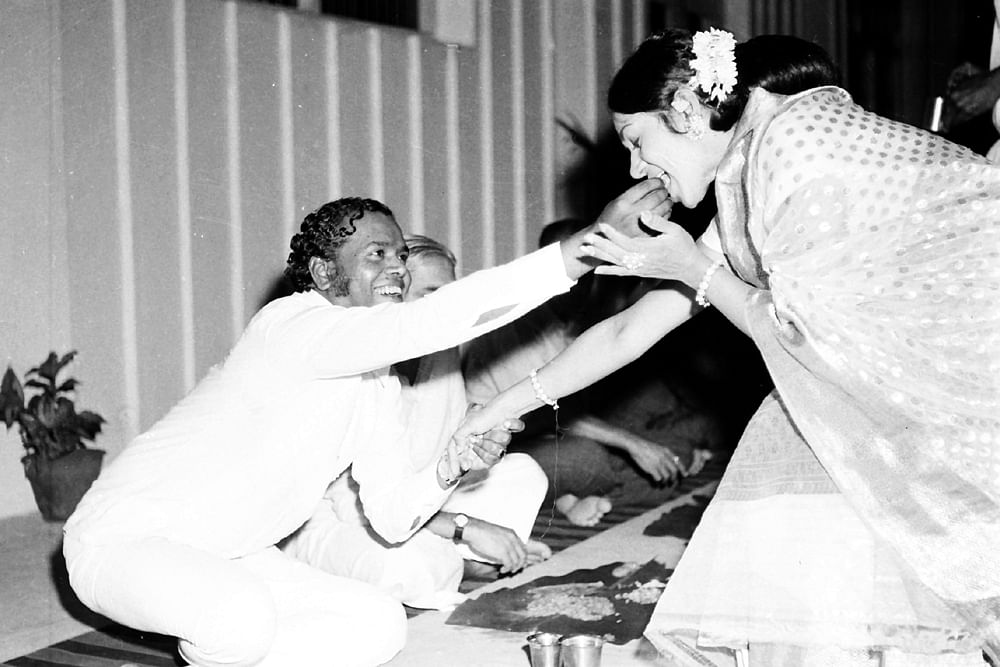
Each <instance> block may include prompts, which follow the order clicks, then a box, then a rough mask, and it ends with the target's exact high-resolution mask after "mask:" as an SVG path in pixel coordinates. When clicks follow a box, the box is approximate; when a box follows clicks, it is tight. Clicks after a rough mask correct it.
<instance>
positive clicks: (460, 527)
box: [451, 512, 469, 542]
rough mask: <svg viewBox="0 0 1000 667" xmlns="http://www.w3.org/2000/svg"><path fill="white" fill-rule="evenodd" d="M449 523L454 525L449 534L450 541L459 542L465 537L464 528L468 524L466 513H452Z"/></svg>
mask: <svg viewBox="0 0 1000 667" xmlns="http://www.w3.org/2000/svg"><path fill="white" fill-rule="evenodd" d="M451 523H452V526H453V527H454V532H453V533H452V534H451V539H452V541H454V542H461V541H462V539H463V538H464V537H465V529H466V527H468V525H469V517H468V515H466V514H462V513H461V512H459V513H458V514H453V515H452V517H451Z"/></svg>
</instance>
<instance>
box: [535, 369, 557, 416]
mask: <svg viewBox="0 0 1000 667" xmlns="http://www.w3.org/2000/svg"><path fill="white" fill-rule="evenodd" d="M528 377H529V378H531V388H532V389H534V390H535V398H537V399H538V400H540V401H541V402H542V403H544V404H545V405H549V406H551V407H552V409H553V410H558V409H559V402H558V401H556V400H555V399H553V398H549V395H548V394H546V393H545V390H544V389H542V383H541V382H539V381H538V369H537V368H532V369H531V373H530V374H529V375H528Z"/></svg>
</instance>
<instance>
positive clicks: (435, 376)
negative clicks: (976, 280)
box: [282, 236, 549, 609]
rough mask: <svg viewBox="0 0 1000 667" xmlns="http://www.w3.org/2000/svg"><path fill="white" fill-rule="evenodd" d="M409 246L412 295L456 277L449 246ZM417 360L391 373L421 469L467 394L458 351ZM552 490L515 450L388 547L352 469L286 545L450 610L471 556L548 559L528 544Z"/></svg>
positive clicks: (404, 598)
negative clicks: (399, 391)
mask: <svg viewBox="0 0 1000 667" xmlns="http://www.w3.org/2000/svg"><path fill="white" fill-rule="evenodd" d="M406 242H407V245H408V247H409V250H410V255H409V259H408V260H407V267H408V269H409V271H410V275H411V280H412V282H411V284H410V287H409V289H408V290H407V293H406V300H410V301H412V300H415V299H417V298H420V297H421V296H423V295H424V294H427V293H432V292H434V291H436V290H438V289H440V288H441V287H442V286H444V285H446V284H449V283H451V282H453V281H454V280H455V258H454V255H453V254H452V253H451V252H450V251H449V250H448V249H447V248H446V247H444V246H443V245H441V244H440V243H438V242H436V241H433V240H432V239H428V238H426V237H423V236H407V237H406ZM414 361H416V362H418V363H416V364H414V365H413V366H414V367H415V370H404V366H407V365H409V363H408V364H406V365H400V366H394V367H393V372H394V373H397V374H398V375H399V376H401V377H400V383H401V386H402V394H401V397H402V400H401V402H400V406H399V407H400V409H401V414H400V418H401V421H402V423H404V424H406V429H407V433H408V434H409V435H410V438H409V439H408V440H407V441H406V442H407V443H408V444H409V447H410V449H409V451H406V452H401V453H405V454H406V455H407V456H408V457H409V460H410V463H411V465H412V467H413V469H414V470H419V469H422V468H424V467H426V466H427V465H428V464H429V463H430V462H431V461H434V460H436V459H437V458H438V457H439V456H440V455H441V452H442V451H443V450H444V448H445V446H446V443H447V441H448V439H449V438H450V437H451V434H452V433H453V432H454V431H455V429H456V428H457V427H458V424H459V422H460V421H461V419H462V417H463V416H464V415H465V409H466V392H465V382H464V380H463V378H462V371H461V368H460V363H459V362H460V360H459V355H458V350H457V349H456V348H450V349H448V350H442V351H440V352H435V353H434V354H430V355H427V356H425V357H422V358H421V359H419V360H414ZM411 373H412V377H406V376H407V375H410V374H411ZM401 444H402V443H401ZM547 487H548V479H547V478H546V476H545V473H544V471H543V470H542V469H541V467H540V466H539V465H538V464H537V463H535V461H534V460H533V459H532V458H531V457H530V456H527V455H525V454H510V455H508V456H507V457H506V458H504V459H503V460H502V461H500V462H498V463H497V464H496V465H494V466H493V467H491V468H490V469H489V470H483V471H478V472H477V473H473V474H471V475H468V476H466V477H465V478H464V479H463V480H462V481H461V482H460V483H459V485H458V486H457V487H456V488H455V491H454V493H453V494H452V496H451V497H450V498H449V499H448V500H447V501H446V502H445V503H444V505H443V506H442V508H441V511H440V512H438V513H437V514H435V515H434V517H432V518H431V520H430V521H429V522H428V523H427V524H425V525H424V526H422V527H421V529H420V530H418V531H417V532H416V533H414V535H413V536H412V537H410V538H409V539H408V540H405V541H403V542H399V543H396V544H391V543H389V542H387V541H386V540H384V539H382V538H381V537H380V536H379V535H378V534H377V533H375V531H373V530H372V528H371V526H370V525H369V522H368V519H367V518H366V517H365V515H364V512H363V508H362V505H361V502H360V499H359V497H358V485H357V482H356V481H355V480H354V479H353V477H352V476H351V474H350V470H347V471H345V472H344V473H343V474H342V475H341V476H340V477H339V478H337V480H336V481H335V482H334V483H333V484H331V485H330V487H329V489H327V492H326V495H325V496H324V498H323V500H322V501H321V502H320V503H319V505H318V506H317V508H316V511H315V512H314V513H313V516H312V517H311V518H310V519H309V521H307V522H306V524H305V525H304V526H302V528H300V529H299V530H298V531H296V533H295V534H294V535H293V536H292V537H291V538H290V539H288V540H286V541H285V542H284V543H283V544H282V549H283V550H284V551H285V552H286V553H289V554H291V555H293V556H295V557H296V558H298V559H300V560H302V561H304V562H306V563H308V564H310V565H312V566H314V567H317V568H319V569H322V570H324V571H325V572H330V573H332V574H336V575H339V576H344V577H351V578H353V579H358V580H361V581H366V582H368V583H371V584H373V585H375V586H377V587H378V588H379V589H381V590H384V591H386V592H387V593H389V594H390V595H392V596H393V597H394V598H396V599H397V600H399V601H400V602H403V603H404V604H407V605H409V606H411V607H418V608H428V609H441V608H448V607H451V606H454V605H456V604H458V603H459V602H461V601H462V599H463V598H464V595H462V594H461V593H459V592H458V589H459V585H460V584H461V581H462V577H463V572H464V560H475V561H480V562H485V563H497V564H498V565H499V567H500V568H501V569H502V570H503V571H514V570H516V569H518V568H519V567H520V566H521V565H522V564H525V563H528V562H531V561H533V560H539V559H542V558H544V557H546V556H547V555H548V553H549V551H548V548H547V547H545V545H543V544H541V543H538V542H529V535H530V533H531V528H532V526H533V525H534V521H535V517H536V516H537V514H538V509H539V506H540V505H541V502H542V499H543V498H544V497H545V491H546V488H547Z"/></svg>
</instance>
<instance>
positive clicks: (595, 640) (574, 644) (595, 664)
mask: <svg viewBox="0 0 1000 667" xmlns="http://www.w3.org/2000/svg"><path fill="white" fill-rule="evenodd" d="M559 645H560V646H561V647H562V651H561V653H562V667H600V665H601V648H602V647H603V646H604V639H603V638H602V637H598V636H597V635H570V636H568V637H563V638H562V639H561V640H560V641H559Z"/></svg>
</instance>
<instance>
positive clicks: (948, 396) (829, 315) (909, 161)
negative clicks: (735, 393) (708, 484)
mask: <svg viewBox="0 0 1000 667" xmlns="http://www.w3.org/2000/svg"><path fill="white" fill-rule="evenodd" d="M716 196H717V198H718V200H719V216H718V220H719V223H718V224H719V232H720V237H721V240H722V244H723V248H724V250H725V253H726V255H727V257H728V259H729V261H730V264H731V268H732V269H733V270H734V271H735V272H736V273H737V275H739V276H740V277H741V278H743V279H744V280H745V281H746V282H748V283H750V284H752V285H754V286H755V287H757V288H759V289H758V290H755V291H754V293H753V295H752V297H751V298H750V300H749V302H748V305H747V308H748V314H749V319H750V323H751V334H752V336H753V338H754V341H755V342H756V343H757V345H758V347H759V349H760V351H761V353H762V355H763V357H764V359H765V361H766V362H767V365H768V368H769V370H770V372H771V375H772V378H773V379H774V382H775V388H776V390H775V394H773V395H772V396H771V397H769V399H768V400H767V401H765V404H764V405H763V406H762V407H761V410H760V411H759V412H758V414H757V415H756V416H755V417H754V419H753V420H752V421H751V423H750V425H749V427H748V428H747V431H746V433H745V434H744V437H743V439H742V441H741V443H740V445H739V447H738V448H737V451H736V453H735V455H734V458H733V462H732V464H731V465H730V469H729V470H728V471H727V473H726V476H725V478H724V479H723V481H722V483H721V485H720V489H719V492H718V493H717V495H716V498H715V500H714V501H713V504H712V506H711V507H710V508H709V510H708V511H707V512H706V514H705V519H704V520H703V523H702V525H701V526H700V527H699V530H698V532H697V533H696V534H695V536H694V538H693V540H692V543H691V545H690V546H689V548H688V551H687V552H686V553H685V556H684V559H683V560H682V562H681V564H680V567H679V568H678V571H677V573H676V574H675V580H676V581H671V585H670V586H668V588H667V590H666V592H665V594H664V597H663V598H662V599H661V604H660V605H658V608H657V612H656V614H654V617H653V620H652V622H651V624H650V629H649V630H648V631H647V634H648V635H649V636H650V638H651V639H653V641H654V643H657V645H658V646H660V647H661V649H664V648H666V649H669V648H670V647H671V646H675V648H676V646H681V645H684V646H686V647H688V648H686V649H684V650H675V651H674V654H677V655H679V654H682V653H684V652H685V651H688V650H690V647H692V646H698V647H701V648H702V649H704V650H706V651H708V652H709V653H711V649H710V648H709V647H713V646H714V647H724V648H727V649H729V650H736V651H737V652H739V651H744V652H746V651H749V655H753V654H754V651H753V650H750V649H748V647H750V646H752V645H753V644H755V643H760V644H761V645H762V646H765V647H769V648H764V649H761V651H758V655H761V654H763V655H766V656H769V657H767V658H765V662H764V663H761V662H760V660H758V661H757V662H756V663H754V664H768V665H770V664H775V665H777V664H786V663H787V664H795V663H796V662H797V661H798V662H799V663H800V664H823V660H825V658H820V657H816V660H815V662H813V661H811V659H810V661H809V662H807V663H802V662H801V660H804V659H806V658H804V657H803V655H804V654H801V653H799V651H810V650H812V651H816V652H818V653H817V656H818V655H819V653H823V652H829V651H834V652H837V651H842V652H844V653H843V654H842V655H839V657H836V658H835V659H834V662H832V663H830V664H865V665H867V664H879V663H878V662H877V660H876V658H877V659H879V660H888V658H887V657H886V656H890V655H892V654H893V653H894V652H900V651H902V652H903V653H904V654H906V655H907V656H908V657H907V658H906V659H905V661H904V662H903V663H900V664H925V663H924V662H921V661H922V660H924V659H927V660H930V659H931V658H929V657H928V656H931V657H933V656H935V655H937V656H938V657H939V658H940V660H938V661H937V662H933V661H932V662H927V663H926V664H935V665H937V664H949V665H950V664H981V647H984V646H985V647H986V649H987V650H988V651H994V652H996V651H997V650H998V649H1000V620H998V619H1000V168H998V167H996V166H993V165H992V164H991V163H989V162H987V161H986V159H985V158H983V157H981V156H978V155H976V154H974V153H972V152H970V151H968V150H967V149H965V148H962V147H959V146H956V145H954V144H951V143H949V142H947V141H945V140H943V139H941V138H940V137H937V136H936V135H933V134H930V133H927V132H924V131H922V130H919V129H916V128H913V127H910V126H907V125H903V124H901V123H895V122H892V121H889V120H886V119H884V118H881V117H879V116H876V115H874V114H871V113H869V112H866V111H864V110H863V109H861V108H860V107H858V106H857V105H855V104H854V103H853V102H852V101H851V99H850V97H849V96H848V94H847V93H846V92H844V91H842V90H840V89H837V88H820V89H815V90H812V91H808V92H806V93H803V94H801V95H798V96H795V97H790V98H786V97H781V96H775V95H770V94H768V93H766V92H764V91H756V92H755V93H754V94H753V95H752V96H751V101H750V103H749V104H748V107H747V111H746V113H745V114H744V118H743V119H742V120H741V121H740V124H739V125H738V126H737V130H736V134H735V138H734V140H733V143H732V145H731V147H730V150H729V152H728V153H727V156H726V158H725V159H724V161H723V163H722V165H721V166H720V169H719V172H718V175H717V179H716ZM762 540H763V541H765V542H767V544H764V545H762V544H761V541H762ZM778 570H780V571H778ZM699 594H701V595H702V597H703V598H704V599H705V600H708V601H703V600H699V601H698V602H695V603H693V604H692V602H693V601H694V600H695V599H696V598H697V597H698V595H699ZM713 600H715V601H713ZM685 637H686V639H680V638H685ZM775 647H783V648H775ZM790 647H791V648H790ZM883 650H884V655H880V656H876V657H873V652H881V651H883ZM789 651H790V652H789ZM852 652H853V653H852ZM847 654H851V655H854V658H856V659H854V658H852V659H848V658H847V657H846V656H847ZM917 655H919V656H922V657H920V660H921V661H918V659H917V657H914V656H917ZM957 655H964V656H965V657H966V658H968V660H970V661H971V662H954V660H958V659H959V658H956V656H957ZM782 656H783V657H782ZM870 660H876V662H874V663H873V662H869V661H870ZM690 664H698V663H697V662H692V663H690ZM884 664H888V663H884Z"/></svg>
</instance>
